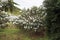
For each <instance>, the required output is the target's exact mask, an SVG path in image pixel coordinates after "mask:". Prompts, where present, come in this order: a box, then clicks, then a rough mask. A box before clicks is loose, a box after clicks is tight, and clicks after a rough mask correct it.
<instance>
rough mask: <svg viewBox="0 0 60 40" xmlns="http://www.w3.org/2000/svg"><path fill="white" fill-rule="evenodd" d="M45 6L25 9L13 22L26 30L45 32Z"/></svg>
mask: <svg viewBox="0 0 60 40" xmlns="http://www.w3.org/2000/svg"><path fill="white" fill-rule="evenodd" d="M45 16H46V14H45V13H44V10H43V8H41V7H35V6H34V7H32V8H31V9H27V10H25V9H24V10H23V12H22V14H21V15H20V16H19V19H17V20H15V22H13V24H15V25H17V26H18V28H20V29H22V30H24V31H25V32H45V29H46V27H45V20H44V19H43V18H45Z"/></svg>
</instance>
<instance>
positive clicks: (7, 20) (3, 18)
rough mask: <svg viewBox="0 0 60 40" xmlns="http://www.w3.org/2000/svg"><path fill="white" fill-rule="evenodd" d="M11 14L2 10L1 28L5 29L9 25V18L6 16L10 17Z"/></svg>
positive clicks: (0, 14) (0, 16)
mask: <svg viewBox="0 0 60 40" xmlns="http://www.w3.org/2000/svg"><path fill="white" fill-rule="evenodd" d="M8 16H9V15H8V14H6V13H5V12H3V11H1V12H0V29H1V28H2V29H4V28H5V27H7V26H8V25H7V22H9V19H7V18H6V17H8Z"/></svg>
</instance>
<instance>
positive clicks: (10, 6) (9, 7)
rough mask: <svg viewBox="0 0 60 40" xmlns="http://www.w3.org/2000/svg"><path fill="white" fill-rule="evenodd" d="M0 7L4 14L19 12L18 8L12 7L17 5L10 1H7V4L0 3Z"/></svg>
mask: <svg viewBox="0 0 60 40" xmlns="http://www.w3.org/2000/svg"><path fill="white" fill-rule="evenodd" d="M0 5H1V6H2V8H1V9H2V10H3V11H5V12H9V11H10V12H13V11H15V10H21V9H19V8H17V7H16V6H14V5H18V4H17V3H15V2H13V1H12V0H8V2H0Z"/></svg>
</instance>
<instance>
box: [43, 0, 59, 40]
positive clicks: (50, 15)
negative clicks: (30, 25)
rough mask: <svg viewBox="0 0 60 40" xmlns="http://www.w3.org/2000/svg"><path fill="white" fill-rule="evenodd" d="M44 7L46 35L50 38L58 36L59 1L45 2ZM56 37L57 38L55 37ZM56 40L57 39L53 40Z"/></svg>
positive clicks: (49, 0)
mask: <svg viewBox="0 0 60 40" xmlns="http://www.w3.org/2000/svg"><path fill="white" fill-rule="evenodd" d="M43 4H44V7H45V8H46V9H45V10H46V13H47V16H46V25H47V33H48V35H49V36H50V37H56V35H60V31H59V30H60V21H59V20H60V11H59V10H60V1H59V0H45V1H44V3H43ZM57 37H58V36H57ZM55 40H57V39H55Z"/></svg>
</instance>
